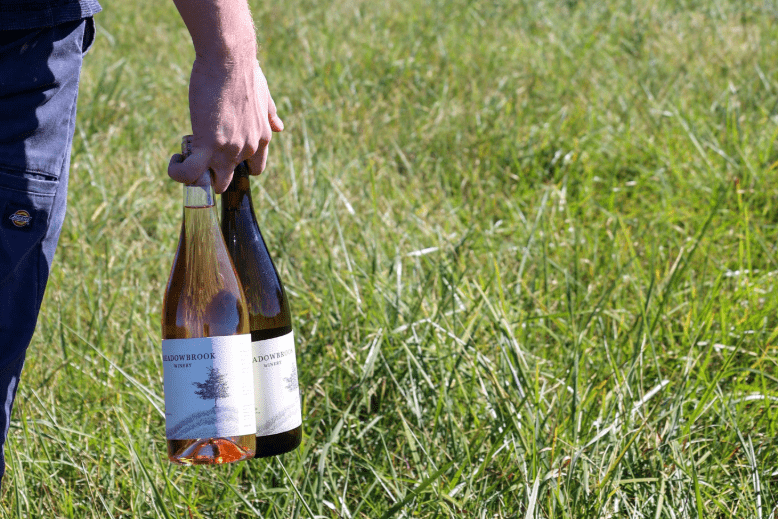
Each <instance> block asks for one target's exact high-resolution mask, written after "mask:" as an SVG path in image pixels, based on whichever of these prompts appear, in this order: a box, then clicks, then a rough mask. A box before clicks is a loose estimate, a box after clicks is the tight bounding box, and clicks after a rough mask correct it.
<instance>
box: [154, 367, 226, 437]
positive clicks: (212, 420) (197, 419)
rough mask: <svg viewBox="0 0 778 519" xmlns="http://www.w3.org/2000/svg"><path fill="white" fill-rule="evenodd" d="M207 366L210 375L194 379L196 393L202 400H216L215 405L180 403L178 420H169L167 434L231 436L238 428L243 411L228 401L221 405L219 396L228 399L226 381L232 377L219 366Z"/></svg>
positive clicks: (179, 435)
mask: <svg viewBox="0 0 778 519" xmlns="http://www.w3.org/2000/svg"><path fill="white" fill-rule="evenodd" d="M206 369H208V378H206V379H205V382H192V385H193V386H197V390H196V391H194V394H195V395H197V396H198V397H200V399H202V400H213V401H214V405H213V407H210V408H203V407H199V406H196V405H194V402H189V404H187V403H186V401H184V402H181V403H180V404H179V405H181V407H180V408H179V409H180V411H179V413H180V414H178V419H177V420H175V419H172V420H169V421H168V423H167V424H166V429H167V437H168V438H169V439H171V438H172V439H191V438H208V437H210V436H219V435H221V436H224V435H228V436H229V435H232V434H234V433H233V432H230V431H234V430H237V427H238V426H239V424H240V423H241V422H240V410H239V409H238V408H236V407H234V406H231V405H230V400H227V403H226V404H224V403H222V405H219V399H225V398H227V399H229V398H230V391H229V384H228V383H227V380H228V379H229V377H228V376H227V374H225V373H221V372H220V371H219V369H218V368H211V367H209V368H206Z"/></svg>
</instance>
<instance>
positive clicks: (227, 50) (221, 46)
mask: <svg viewBox="0 0 778 519" xmlns="http://www.w3.org/2000/svg"><path fill="white" fill-rule="evenodd" d="M174 2H175V4H176V7H177V8H178V11H179V13H180V14H181V17H182V18H183V20H184V23H185V24H186V26H187V29H188V30H189V34H190V35H191V37H192V43H193V44H194V49H195V53H196V55H197V59H198V60H200V61H204V62H205V63H208V64H213V65H215V66H220V65H227V64H232V63H242V62H245V61H246V60H249V59H251V60H254V59H256V55H257V40H256V34H255V30H254V22H253V21H252V19H251V11H250V10H249V7H248V4H247V2H246V0H174Z"/></svg>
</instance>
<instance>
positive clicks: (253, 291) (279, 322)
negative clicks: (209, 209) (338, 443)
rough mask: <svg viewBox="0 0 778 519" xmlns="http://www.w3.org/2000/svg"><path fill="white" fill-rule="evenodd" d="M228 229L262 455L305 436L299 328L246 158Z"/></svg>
mask: <svg viewBox="0 0 778 519" xmlns="http://www.w3.org/2000/svg"><path fill="white" fill-rule="evenodd" d="M221 224H222V233H223V234H224V238H225V241H226V242H227V249H228V250H229V251H230V254H231V255H232V259H233V261H234V262H235V268H236V270H237V271H238V276H239V277H240V279H241V282H242V283H243V288H244V290H245V293H246V301H247V302H248V309H249V322H250V328H251V341H252V354H253V359H252V360H253V362H252V366H253V368H254V383H255V385H256V387H255V398H256V403H255V406H256V421H257V452H256V457H257V458H264V457H267V456H275V455H277V454H283V453H284V452H289V451H291V450H293V449H295V448H297V446H298V445H300V440H301V438H302V412H301V408H300V390H299V386H298V381H297V360H296V358H295V348H294V333H293V332H292V319H291V315H290V312H289V301H288V300H287V297H286V291H285V290H284V285H283V284H282V283H281V278H279V277H278V271H277V270H276V267H275V265H274V264H273V260H272V259H271V258H270V253H269V252H268V250H267V247H266V246H265V240H264V239H263V238H262V233H261V232H259V226H258V225H257V217H256V215H255V213H254V206H253V205H252V202H251V190H250V189H249V172H248V167H247V166H246V163H245V162H243V163H241V164H239V165H238V167H237V168H236V169H235V174H234V176H233V177H232V183H231V184H230V186H229V187H228V188H227V190H226V191H225V192H224V193H223V194H222V223H221Z"/></svg>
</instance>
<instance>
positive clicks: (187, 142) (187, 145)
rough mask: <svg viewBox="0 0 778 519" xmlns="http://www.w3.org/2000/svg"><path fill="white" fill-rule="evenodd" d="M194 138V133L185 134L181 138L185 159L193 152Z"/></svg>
mask: <svg viewBox="0 0 778 519" xmlns="http://www.w3.org/2000/svg"><path fill="white" fill-rule="evenodd" d="M192 140H194V135H184V136H183V137H182V138H181V155H183V156H184V160H186V158H187V157H188V156H189V155H191V154H192Z"/></svg>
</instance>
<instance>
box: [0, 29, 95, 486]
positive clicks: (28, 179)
mask: <svg viewBox="0 0 778 519" xmlns="http://www.w3.org/2000/svg"><path fill="white" fill-rule="evenodd" d="M93 37H94V25H93V22H92V20H91V18H90V19H86V20H78V21H75V22H69V23H65V24H61V25H58V26H55V27H47V28H42V29H33V30H30V31H25V32H18V31H17V34H15V35H14V37H13V38H12V37H9V36H8V35H6V37H5V38H3V35H2V32H0V482H1V481H2V476H3V474H4V473H5V453H4V451H5V441H6V437H7V434H8V430H9V426H10V418H11V410H12V408H13V403H14V399H15V397H16V391H17V388H18V386H19V379H20V377H21V372H22V368H23V366H24V360H25V355H26V352H27V347H28V345H29V343H30V340H31V339H32V335H33V332H34V331H35V326H36V323H37V319H38V312H39V310H40V305H41V301H42V300H43V294H44V291H45V288H46V283H47V281H48V277H49V271H50V269H51V265H52V261H53V259H54V251H55V249H56V247H57V242H58V240H59V234H60V231H61V229H62V223H63V221H64V219H65V211H66V204H67V186H68V177H69V169H70V149H71V146H72V140H73V133H74V130H75V118H76V101H77V97H78V81H79V76H80V72H81V64H82V58H83V55H84V54H85V53H86V51H87V50H88V48H89V46H90V45H91V43H92V40H93ZM9 40H10V41H9Z"/></svg>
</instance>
